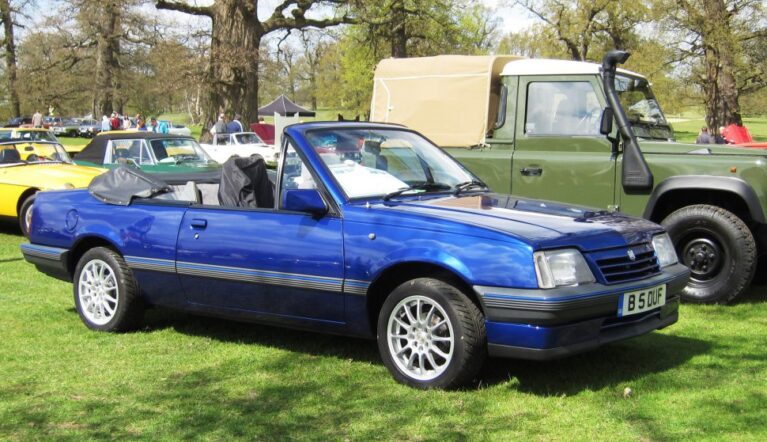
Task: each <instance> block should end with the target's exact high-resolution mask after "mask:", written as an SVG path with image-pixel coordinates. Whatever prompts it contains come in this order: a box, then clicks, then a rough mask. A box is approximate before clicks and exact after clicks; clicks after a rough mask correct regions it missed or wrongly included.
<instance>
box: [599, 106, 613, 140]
mask: <svg viewBox="0 0 767 442" xmlns="http://www.w3.org/2000/svg"><path fill="white" fill-rule="evenodd" d="M614 117H615V113H614V112H613V108H611V107H606V108H604V109H603V110H602V120H601V121H600V122H599V133H600V134H602V135H610V133H611V132H612V131H613V118H614Z"/></svg>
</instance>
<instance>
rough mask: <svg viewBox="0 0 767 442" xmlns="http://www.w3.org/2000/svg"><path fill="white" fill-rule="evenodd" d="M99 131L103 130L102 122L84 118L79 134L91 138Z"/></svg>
mask: <svg viewBox="0 0 767 442" xmlns="http://www.w3.org/2000/svg"><path fill="white" fill-rule="evenodd" d="M99 132H101V122H100V121H97V120H93V119H88V118H86V119H84V120H82V121H81V122H80V127H79V128H78V129H77V133H78V135H80V136H81V137H87V138H91V137H93V136H94V135H96V134H97V133H99Z"/></svg>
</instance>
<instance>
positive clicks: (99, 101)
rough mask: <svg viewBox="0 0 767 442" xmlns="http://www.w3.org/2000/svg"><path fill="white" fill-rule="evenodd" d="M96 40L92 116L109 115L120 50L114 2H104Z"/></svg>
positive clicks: (118, 26)
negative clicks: (94, 104)
mask: <svg viewBox="0 0 767 442" xmlns="http://www.w3.org/2000/svg"><path fill="white" fill-rule="evenodd" d="M102 6H103V9H102V10H101V11H100V12H101V17H98V20H100V26H99V27H98V29H99V32H98V35H97V41H96V50H97V55H96V90H95V93H94V96H95V102H96V106H95V108H96V109H95V110H96V115H94V116H93V117H94V118H96V119H99V118H100V117H101V115H107V116H109V115H110V114H111V113H112V110H113V109H114V99H115V93H114V92H115V91H114V88H115V87H116V85H117V75H118V72H119V70H120V65H119V61H118V60H117V54H118V53H119V51H120V41H119V38H120V32H119V31H120V7H119V6H118V5H117V4H115V2H104V3H103V5H102Z"/></svg>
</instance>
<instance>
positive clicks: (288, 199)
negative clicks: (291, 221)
mask: <svg viewBox="0 0 767 442" xmlns="http://www.w3.org/2000/svg"><path fill="white" fill-rule="evenodd" d="M282 208H283V209H284V210H290V211H293V212H305V213H310V214H312V215H314V216H315V217H318V218H319V217H321V216H323V215H325V214H326V213H328V206H327V205H326V204H325V201H324V200H323V199H322V195H320V192H319V191H318V190H317V189H286V190H285V191H283V192H282Z"/></svg>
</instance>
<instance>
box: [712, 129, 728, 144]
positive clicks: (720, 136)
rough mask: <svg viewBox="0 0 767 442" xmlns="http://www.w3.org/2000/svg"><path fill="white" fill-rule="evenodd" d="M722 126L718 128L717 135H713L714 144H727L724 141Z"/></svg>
mask: <svg viewBox="0 0 767 442" xmlns="http://www.w3.org/2000/svg"><path fill="white" fill-rule="evenodd" d="M723 134H724V126H719V133H718V134H716V135H714V143H716V144H727V140H725V139H724V135H723Z"/></svg>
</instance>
